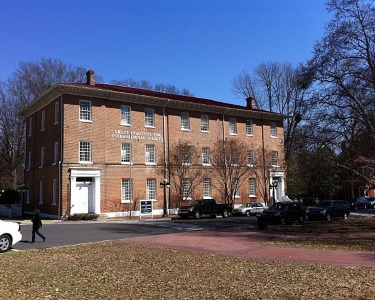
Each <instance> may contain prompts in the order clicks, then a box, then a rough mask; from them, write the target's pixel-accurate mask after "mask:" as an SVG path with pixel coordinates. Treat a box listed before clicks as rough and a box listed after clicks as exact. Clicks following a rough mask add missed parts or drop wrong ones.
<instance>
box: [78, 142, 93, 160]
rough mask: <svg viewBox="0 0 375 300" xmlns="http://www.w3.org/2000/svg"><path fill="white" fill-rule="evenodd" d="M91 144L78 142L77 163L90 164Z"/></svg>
mask: <svg viewBox="0 0 375 300" xmlns="http://www.w3.org/2000/svg"><path fill="white" fill-rule="evenodd" d="M91 151H92V149H91V142H87V141H80V142H79V162H80V163H90V162H91Z"/></svg>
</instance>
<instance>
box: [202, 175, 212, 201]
mask: <svg viewBox="0 0 375 300" xmlns="http://www.w3.org/2000/svg"><path fill="white" fill-rule="evenodd" d="M205 181H206V182H208V184H209V185H208V188H209V193H208V194H209V196H204V194H205ZM202 184H203V192H202V194H203V199H211V198H212V182H211V178H203V180H202Z"/></svg>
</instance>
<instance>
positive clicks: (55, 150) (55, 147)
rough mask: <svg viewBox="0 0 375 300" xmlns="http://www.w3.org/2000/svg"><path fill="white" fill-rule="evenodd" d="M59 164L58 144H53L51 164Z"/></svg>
mask: <svg viewBox="0 0 375 300" xmlns="http://www.w3.org/2000/svg"><path fill="white" fill-rule="evenodd" d="M58 162H59V142H55V143H54V145H53V163H52V165H53V166H55V165H56V164H57V163H58Z"/></svg>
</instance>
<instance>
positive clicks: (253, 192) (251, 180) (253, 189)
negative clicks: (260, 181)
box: [249, 178, 257, 197]
mask: <svg viewBox="0 0 375 300" xmlns="http://www.w3.org/2000/svg"><path fill="white" fill-rule="evenodd" d="M256 187H257V185H256V180H255V178H249V196H250V197H256V195H257V189H256Z"/></svg>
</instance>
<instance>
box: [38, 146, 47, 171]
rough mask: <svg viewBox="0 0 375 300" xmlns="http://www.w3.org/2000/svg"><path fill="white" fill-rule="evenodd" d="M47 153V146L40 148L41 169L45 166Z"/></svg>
mask: <svg viewBox="0 0 375 300" xmlns="http://www.w3.org/2000/svg"><path fill="white" fill-rule="evenodd" d="M45 153H46V151H45V148H44V147H41V148H40V165H39V169H41V168H43V167H44V160H45Z"/></svg>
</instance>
